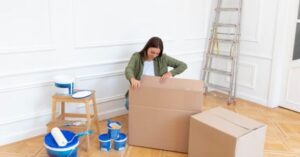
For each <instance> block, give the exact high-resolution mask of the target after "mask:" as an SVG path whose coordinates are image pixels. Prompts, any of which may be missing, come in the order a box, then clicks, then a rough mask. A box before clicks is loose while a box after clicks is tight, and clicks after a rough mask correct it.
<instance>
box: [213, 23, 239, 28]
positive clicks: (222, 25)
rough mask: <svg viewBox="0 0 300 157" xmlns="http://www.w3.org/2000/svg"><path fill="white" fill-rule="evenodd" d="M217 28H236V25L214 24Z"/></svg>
mask: <svg viewBox="0 0 300 157" xmlns="http://www.w3.org/2000/svg"><path fill="white" fill-rule="evenodd" d="M214 25H215V26H217V27H237V24H229V23H214Z"/></svg>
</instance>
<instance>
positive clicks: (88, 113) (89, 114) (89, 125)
mask: <svg viewBox="0 0 300 157" xmlns="http://www.w3.org/2000/svg"><path fill="white" fill-rule="evenodd" d="M85 109H86V118H87V130H90V129H91V112H90V111H91V110H90V103H89V102H85ZM86 139H87V140H86V142H87V151H88V152H89V150H90V149H89V148H90V135H87V137H86Z"/></svg>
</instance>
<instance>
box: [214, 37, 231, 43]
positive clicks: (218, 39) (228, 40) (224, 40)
mask: <svg viewBox="0 0 300 157" xmlns="http://www.w3.org/2000/svg"><path fill="white" fill-rule="evenodd" d="M210 40H211V39H210ZM213 40H214V41H220V42H230V43H235V40H233V39H220V38H214V39H213Z"/></svg>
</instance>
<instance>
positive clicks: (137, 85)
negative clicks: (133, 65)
mask: <svg viewBox="0 0 300 157" xmlns="http://www.w3.org/2000/svg"><path fill="white" fill-rule="evenodd" d="M130 82H131V87H132V88H133V89H137V88H140V86H141V81H139V80H137V79H135V78H131V79H130Z"/></svg>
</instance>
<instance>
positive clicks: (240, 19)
mask: <svg viewBox="0 0 300 157" xmlns="http://www.w3.org/2000/svg"><path fill="white" fill-rule="evenodd" d="M242 7H243V0H239V8H240V9H239V13H238V14H239V15H238V18H239V19H238V21H239V23H238V25H239V27H238V30H237V31H238V32H237V34H238V35H237V39H238V40H237V41H239V44H238V45H237V52H238V53H237V54H236V58H237V61H236V65H235V67H236V69H235V75H234V77H235V78H234V79H235V80H234V86H233V88H234V89H233V92H234V93H233V98H234V99H235V98H236V90H237V87H236V86H237V75H238V69H237V66H238V65H239V52H240V37H241V23H242Z"/></svg>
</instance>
